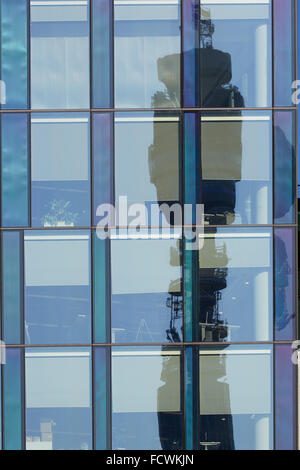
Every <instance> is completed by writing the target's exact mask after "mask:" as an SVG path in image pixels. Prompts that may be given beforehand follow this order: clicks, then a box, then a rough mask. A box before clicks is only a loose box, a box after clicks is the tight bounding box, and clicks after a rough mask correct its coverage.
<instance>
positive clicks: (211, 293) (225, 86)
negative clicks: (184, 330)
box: [149, 9, 244, 449]
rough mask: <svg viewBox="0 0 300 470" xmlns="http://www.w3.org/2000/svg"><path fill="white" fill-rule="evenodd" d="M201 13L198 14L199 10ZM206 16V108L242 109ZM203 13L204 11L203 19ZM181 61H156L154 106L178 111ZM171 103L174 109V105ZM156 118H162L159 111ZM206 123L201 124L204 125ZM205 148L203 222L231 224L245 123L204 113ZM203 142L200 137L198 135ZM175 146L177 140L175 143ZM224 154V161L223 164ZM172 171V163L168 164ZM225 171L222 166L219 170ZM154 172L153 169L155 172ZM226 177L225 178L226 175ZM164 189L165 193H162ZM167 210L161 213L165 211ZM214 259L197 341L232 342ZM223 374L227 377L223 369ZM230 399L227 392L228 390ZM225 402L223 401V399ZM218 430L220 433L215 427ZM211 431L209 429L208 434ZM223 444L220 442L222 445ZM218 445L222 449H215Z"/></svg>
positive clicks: (159, 166)
mask: <svg viewBox="0 0 300 470" xmlns="http://www.w3.org/2000/svg"><path fill="white" fill-rule="evenodd" d="M195 14H197V15H199V12H197V11H196V12H195ZM203 14H204V18H205V19H201V21H200V44H201V47H200V57H201V60H200V64H201V70H200V76H201V83H200V88H201V90H200V94H201V97H202V102H203V103H204V106H206V107H224V108H233V107H242V106H243V105H244V102H243V99H242V97H241V95H240V93H239V92H238V90H237V88H236V87H234V86H232V85H229V83H230V81H231V77H232V73H231V57H230V55H229V54H227V53H224V52H222V51H219V50H215V49H213V39H212V35H213V33H214V25H213V23H212V21H211V19H210V15H209V11H208V10H205V9H204V10H203ZM202 17H203V15H202V10H201V18H202ZM186 54H194V51H190V52H187V53H186ZM179 60H180V58H179V56H178V55H172V56H167V57H164V58H162V59H159V60H158V76H159V79H160V80H161V81H162V82H163V83H164V85H165V86H166V92H165V93H164V95H163V93H162V92H159V93H157V94H155V95H154V96H153V100H152V103H153V106H154V107H160V106H162V102H163V100H164V102H163V105H164V106H168V107H171V106H174V107H177V106H178V103H179V101H180V100H179V95H178V90H176V84H178V83H179V81H178V79H177V77H176V70H177V71H178V70H179V68H178V66H177V65H178V62H179ZM170 103H171V106H170ZM155 115H156V116H158V115H161V114H160V113H155ZM232 115H234V116H240V115H241V113H240V112H239V111H231V112H230V113H226V115H225V117H224V120H225V121H226V119H228V118H230V116H232ZM202 120H204V121H203V124H204V125H202ZM201 126H202V129H201V134H202V135H201V148H202V152H201V155H199V157H200V158H201V164H200V165H199V168H201V173H199V175H198V178H199V180H201V186H202V189H201V195H199V197H200V201H201V203H202V204H204V211H205V221H206V223H208V224H211V225H217V224H218V225H226V223H230V220H231V221H232V220H234V211H235V200H236V197H235V192H236V188H235V183H236V182H237V181H239V180H240V179H241V160H242V144H241V131H242V125H241V124H240V125H238V126H237V127H236V128H235V134H232V133H231V134H230V138H228V137H227V135H226V127H225V132H224V133H223V134H221V135H220V133H214V131H216V128H215V127H214V126H211V125H210V126H209V127H207V126H205V115H202V116H201ZM159 132H161V131H159V130H158V127H157V126H155V124H154V144H153V145H152V146H151V148H150V149H149V169H150V177H151V181H152V182H153V183H154V184H155V186H156V189H157V194H158V198H157V199H158V201H159V202H160V203H164V202H170V201H169V200H168V199H167V200H164V198H163V194H164V192H165V193H166V194H168V193H169V192H170V189H166V188H170V187H172V184H174V178H173V180H172V176H174V175H172V173H171V174H170V171H169V172H168V181H167V182H166V179H165V174H166V171H165V169H164V168H165V165H167V164H169V163H170V160H171V156H172V155H176V153H175V152H172V151H171V150H170V147H169V149H168V153H167V155H166V150H165V146H164V140H163V136H161V135H160V133H159ZM199 139H200V135H199ZM174 142H176V139H174ZM220 156H222V160H220ZM168 166H169V168H172V165H168ZM220 167H221V168H220ZM154 169H155V171H154ZM217 169H218V170H219V171H220V173H221V174H223V175H227V178H228V180H226V179H223V180H219V179H215V176H216V172H217ZM223 178H224V176H223ZM166 183H167V184H166ZM162 188H163V189H162ZM162 210H163V209H162ZM210 233H211V234H213V233H216V229H211V230H210ZM209 255H210V257H211V258H214V257H215V258H218V262H216V266H222V267H221V268H205V269H203V268H201V265H199V283H198V291H199V294H198V315H197V317H198V318H197V323H198V328H199V333H198V337H199V340H200V341H202V342H223V341H226V339H228V335H229V333H228V327H227V324H226V322H225V321H224V320H223V319H222V316H221V314H220V312H219V301H220V299H221V297H222V290H223V289H225V288H226V285H227V283H226V277H227V269H226V264H227V257H226V252H224V251H223V252H220V251H218V250H217V249H216V247H215V250H210V253H209ZM179 298H181V294H180V292H177V293H176V294H175V295H174V294H171V295H170V297H169V298H168V300H167V303H168V306H169V308H170V316H171V321H170V329H169V330H168V331H167V339H168V340H169V341H170V342H178V341H179V340H180V337H179V334H178V332H177V331H176V329H175V328H174V326H173V325H174V319H176V316H178V314H181V313H182V312H181V310H182V308H181V305H182V302H181V300H180V302H179ZM222 374H223V375H226V371H225V370H224V369H223V370H222ZM224 393H225V395H227V399H228V400H229V394H228V391H227V392H224ZM224 399H225V398H224ZM166 419H167V417H166V416H163V417H161V418H160V423H161V424H160V426H161V427H162V423H165V420H166ZM203 419H204V420H206V421H207V422H206V424H205V423H204V422H203V426H202V429H207V430H206V431H204V434H203V433H202V435H201V441H202V443H203V442H207V441H208V440H210V441H212V440H213V439H211V438H210V437H209V436H208V434H211V435H212V436H217V437H214V441H216V440H217V438H218V439H219V440H220V442H221V441H222V440H223V439H224V438H225V436H227V438H228V436H229V435H232V423H231V420H230V419H229V418H228V419H227V418H226V419H224V420H223V421H222V427H223V429H222V427H220V417H219V416H210V417H203ZM214 428H216V429H214ZM208 430H209V431H208ZM229 441H230V443H229V442H226V446H225V447H226V448H231V449H233V448H234V443H233V438H232V437H231V439H229ZM219 445H221V446H222V444H219ZM216 447H218V445H217V446H216Z"/></svg>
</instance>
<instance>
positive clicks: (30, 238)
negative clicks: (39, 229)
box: [24, 235, 90, 242]
mask: <svg viewBox="0 0 300 470" xmlns="http://www.w3.org/2000/svg"><path fill="white" fill-rule="evenodd" d="M89 239H90V237H89V235H61V236H60V235H47V236H45V237H43V236H40V235H32V236H31V235H25V237H24V240H25V241H26V242H33V241H49V240H89Z"/></svg>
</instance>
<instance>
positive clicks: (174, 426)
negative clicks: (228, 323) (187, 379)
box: [112, 348, 182, 450]
mask: <svg viewBox="0 0 300 470" xmlns="http://www.w3.org/2000/svg"><path fill="white" fill-rule="evenodd" d="M180 378H181V352H180V351H179V350H173V349H172V350H168V349H167V348H166V349H165V350H159V349H154V348H151V349H150V348H146V349H145V348H143V349H140V348H139V349H135V350H132V349H129V348H122V349H120V348H113V352H112V447H113V449H126V450H127V449H135V450H139V449H142V450H147V449H151V450H161V449H162V450H176V449H181V448H182V407H181V392H180ZM141 430H142V432H141Z"/></svg>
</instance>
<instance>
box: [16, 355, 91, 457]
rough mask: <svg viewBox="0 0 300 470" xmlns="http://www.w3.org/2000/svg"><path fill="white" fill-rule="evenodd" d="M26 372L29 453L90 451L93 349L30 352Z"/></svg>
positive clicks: (26, 358)
mask: <svg viewBox="0 0 300 470" xmlns="http://www.w3.org/2000/svg"><path fill="white" fill-rule="evenodd" d="M25 369H26V379H25V380H26V450H89V449H91V448H92V404H91V400H92V399H91V396H92V392H91V381H92V380H91V351H90V349H88V348H80V349H79V348H63V349H59V348H35V349H28V350H27V351H26V356H25Z"/></svg>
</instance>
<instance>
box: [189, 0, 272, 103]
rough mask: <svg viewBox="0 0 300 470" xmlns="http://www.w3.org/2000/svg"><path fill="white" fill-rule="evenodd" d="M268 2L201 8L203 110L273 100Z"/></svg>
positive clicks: (269, 10) (211, 5) (219, 3)
mask: <svg viewBox="0 0 300 470" xmlns="http://www.w3.org/2000/svg"><path fill="white" fill-rule="evenodd" d="M271 3H272V2H271V1H270V0H266V1H265V2H256V3H254V2H248V3H245V2H242V1H241V2H229V3H228V2H227V3H226V4H225V2H217V3H216V2H214V1H213V0H212V1H211V2H210V1H208V2H205V5H201V8H200V15H199V13H198V16H200V21H199V22H198V23H200V80H201V81H200V87H201V104H202V106H203V107H219V108H227V107H229V108H232V107H238V108H241V107H243V106H244V105H245V106H246V107H266V106H270V105H271V99H272V85H271V83H272V80H271V77H272V75H271V73H272V48H271V44H272V36H271V33H272V24H271V16H272V15H271ZM198 11H199V10H198Z"/></svg>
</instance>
